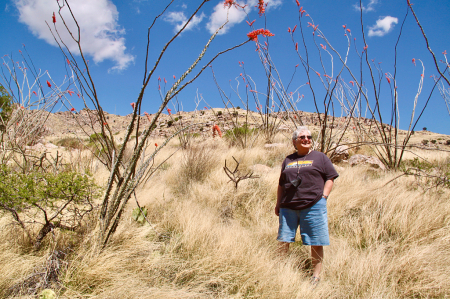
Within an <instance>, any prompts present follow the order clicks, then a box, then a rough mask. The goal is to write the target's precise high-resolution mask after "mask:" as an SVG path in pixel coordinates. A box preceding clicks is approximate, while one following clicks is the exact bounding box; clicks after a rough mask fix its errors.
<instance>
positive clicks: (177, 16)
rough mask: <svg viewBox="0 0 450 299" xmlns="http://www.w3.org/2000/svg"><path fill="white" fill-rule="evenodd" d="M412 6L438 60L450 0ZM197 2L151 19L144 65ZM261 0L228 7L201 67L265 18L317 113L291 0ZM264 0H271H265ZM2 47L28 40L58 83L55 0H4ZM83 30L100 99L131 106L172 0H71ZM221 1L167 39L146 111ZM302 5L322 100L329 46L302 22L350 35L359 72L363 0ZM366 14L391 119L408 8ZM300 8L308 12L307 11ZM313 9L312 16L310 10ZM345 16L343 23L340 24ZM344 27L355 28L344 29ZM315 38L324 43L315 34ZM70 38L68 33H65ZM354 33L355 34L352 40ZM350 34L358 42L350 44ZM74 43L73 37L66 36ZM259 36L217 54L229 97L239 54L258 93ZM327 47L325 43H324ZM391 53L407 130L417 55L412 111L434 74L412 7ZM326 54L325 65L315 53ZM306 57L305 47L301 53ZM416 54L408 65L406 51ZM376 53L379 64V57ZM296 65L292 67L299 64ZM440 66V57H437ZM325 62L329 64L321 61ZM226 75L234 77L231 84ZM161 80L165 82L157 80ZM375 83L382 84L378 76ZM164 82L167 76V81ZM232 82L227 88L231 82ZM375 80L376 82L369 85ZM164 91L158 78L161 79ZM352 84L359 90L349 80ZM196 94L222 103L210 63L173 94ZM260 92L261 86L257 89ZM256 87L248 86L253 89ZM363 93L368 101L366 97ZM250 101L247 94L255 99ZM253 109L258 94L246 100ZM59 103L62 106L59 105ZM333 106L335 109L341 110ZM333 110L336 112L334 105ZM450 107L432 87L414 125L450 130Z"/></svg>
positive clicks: (388, 5)
mask: <svg viewBox="0 0 450 299" xmlns="http://www.w3.org/2000/svg"><path fill="white" fill-rule="evenodd" d="M411 1H412V3H413V8H414V10H415V11H416V13H417V16H418V18H419V20H420V21H421V23H422V26H423V28H424V30H425V32H426V34H427V37H428V38H429V41H430V46H431V48H432V50H433V51H434V53H435V54H436V57H437V59H438V60H440V59H443V60H444V59H445V57H444V55H443V54H442V52H444V51H445V50H449V51H450V39H448V32H450V22H449V21H448V16H449V15H450V2H449V1H447V0H428V1H425V0H411ZM200 2H201V1H192V0H191V1H178V0H175V1H174V3H173V4H172V5H171V6H170V8H169V9H168V10H167V13H166V14H165V16H163V17H162V18H160V19H159V20H158V21H157V22H156V24H155V26H154V27H153V28H152V31H151V35H150V40H151V43H150V52H149V54H150V57H149V61H150V63H149V66H150V67H151V66H153V64H154V61H155V59H156V57H157V56H158V55H159V53H160V52H161V49H162V47H163V46H164V44H165V43H166V42H167V41H168V40H169V39H170V38H171V37H172V35H173V34H174V32H175V30H176V28H179V27H180V26H182V25H183V23H184V22H185V21H186V18H187V17H188V16H190V14H191V13H192V12H193V11H194V10H195V9H196V7H197V6H198V4H199V3H200ZM257 2H258V1H257V0H245V1H244V0H243V1H238V3H239V4H241V5H244V4H247V7H246V8H245V11H246V13H243V12H242V10H238V9H235V8H231V9H230V11H229V20H230V22H229V24H228V25H227V26H226V27H225V28H224V30H222V32H221V34H219V35H218V36H217V37H216V38H215V39H214V41H213V42H212V44H211V46H210V47H209V49H208V52H207V54H206V55H205V57H204V59H203V60H202V61H201V62H200V64H199V68H200V67H202V66H203V65H204V64H206V63H207V61H209V59H211V58H212V57H213V56H214V55H215V54H216V53H217V52H219V51H222V50H224V49H227V48H229V47H232V46H234V45H237V44H240V43H242V42H244V41H246V40H248V38H247V36H246V34H247V33H248V32H250V31H251V30H252V28H250V27H249V25H248V24H247V23H246V21H249V22H251V21H253V20H255V22H254V23H253V29H259V28H264V27H266V28H267V29H269V30H270V31H271V32H272V33H273V34H275V36H273V37H269V38H267V39H264V38H261V37H260V38H259V41H260V42H261V43H264V41H267V42H268V43H269V51H270V55H271V58H272V61H273V63H274V64H275V66H276V68H277V70H278V73H279V74H280V80H281V81H282V82H283V84H284V86H285V87H286V86H287V85H288V83H289V81H290V80H291V78H292V76H293V74H294V71H295V75H294V76H293V79H292V83H291V84H290V85H289V90H288V92H290V91H292V92H294V93H298V95H304V98H303V99H302V100H301V101H300V102H299V103H298V105H297V108H298V109H300V110H303V111H308V112H313V111H314V104H313V101H312V94H311V91H310V89H309V87H308V86H306V85H305V83H306V82H307V77H306V75H305V71H304V69H303V68H302V67H301V64H300V59H299V57H298V55H297V54H296V51H295V43H296V42H298V43H299V52H301V53H302V54H304V50H303V48H302V46H301V41H302V39H301V35H300V30H299V29H298V28H297V30H296V31H295V33H294V34H293V37H294V41H292V38H291V34H290V33H289V32H288V28H289V27H290V28H294V26H295V25H298V26H299V12H298V11H299V8H298V7H297V4H296V1H295V0H272V1H268V6H267V8H266V14H265V15H263V16H262V17H260V16H259V15H258V11H257V8H256V7H255V5H256V4H257ZM266 2H267V1H266ZM0 3H1V6H0V11H1V18H0V28H2V30H1V31H0V38H1V41H2V42H1V43H0V54H1V56H3V55H5V54H8V55H9V57H13V59H14V60H16V61H21V57H20V53H19V50H23V44H25V46H26V49H27V51H28V53H29V54H30V56H31V58H32V59H33V63H34V65H35V66H36V67H37V68H40V69H42V70H48V72H49V74H50V75H51V77H52V79H53V80H54V81H55V82H62V81H63V80H64V75H65V74H66V67H65V59H64V57H63V55H62V54H61V52H60V50H59V48H57V47H56V46H55V44H54V42H53V38H52V37H51V35H50V33H49V30H48V28H47V25H46V24H45V21H47V22H49V24H51V21H52V17H51V16H52V13H53V12H57V8H58V7H57V4H56V0H0ZM69 3H70V5H71V7H72V9H73V11H74V13H75V14H76V17H77V20H78V22H79V24H80V25H81V27H82V28H83V30H84V31H83V32H82V47H83V49H84V52H85V54H86V56H87V59H89V60H90V68H91V72H92V75H93V79H94V82H95V84H96V88H97V91H98V94H99V99H100V102H101V104H102V106H103V108H104V109H105V110H106V111H108V112H110V113H115V114H120V115H126V114H129V113H130V112H131V107H130V105H129V104H130V103H131V102H134V101H135V100H136V98H137V96H138V94H139V91H140V88H141V86H142V78H143V72H144V62H145V49H146V42H147V29H148V27H149V26H150V25H151V23H152V21H153V19H154V17H155V16H156V15H157V14H159V13H160V12H161V11H162V10H163V8H164V7H165V6H166V5H167V4H168V1H155V0H133V1H131V0H130V1H117V0H114V1H111V0H109V1H108V0H96V1H92V0H72V1H70V2H69ZM223 3H224V1H215V0H212V1H209V2H208V3H206V4H205V5H204V6H203V7H202V9H201V10H200V11H199V13H198V14H197V16H196V17H195V18H194V19H193V23H192V25H191V26H190V27H189V28H188V30H186V31H185V32H183V33H182V34H181V36H179V37H178V39H177V40H176V41H175V42H174V43H173V44H172V45H171V46H170V47H169V48H168V50H167V53H166V54H165V55H164V57H163V59H162V61H161V64H160V65H159V67H158V68H157V70H156V72H155V76H154V78H153V79H152V80H151V81H150V85H149V88H148V89H147V91H146V93H145V97H144V102H143V106H142V108H143V111H147V112H149V113H154V112H156V110H157V109H158V107H159V104H160V102H161V99H160V95H159V91H158V80H157V79H158V77H160V78H161V79H163V78H166V80H167V82H168V84H170V83H172V82H174V79H173V76H175V78H177V79H178V78H179V77H180V76H181V74H182V73H183V72H184V71H185V70H186V69H187V68H188V67H189V66H190V65H191V63H192V62H193V61H194V60H195V59H196V58H197V56H198V54H199V53H200V51H201V50H202V49H203V47H204V45H205V44H206V42H207V41H208V39H209V37H210V36H211V33H212V32H213V31H214V30H215V29H216V28H217V27H218V26H219V25H218V24H222V22H223V20H225V17H226V11H227V10H226V9H224V5H223ZM300 5H301V6H302V7H303V9H305V10H306V12H305V13H304V16H303V17H302V18H301V19H302V26H303V32H304V34H305V39H306V43H307V45H308V49H309V54H310V59H311V66H312V67H313V68H314V70H315V71H318V73H320V74H321V76H320V77H318V76H317V75H315V72H313V74H314V75H311V86H313V88H314V92H315V94H316V97H317V99H318V101H319V102H321V101H323V98H324V96H325V89H324V87H323V86H322V84H321V81H319V78H321V79H322V80H326V78H324V77H323V76H324V73H325V72H326V74H328V75H330V76H331V75H332V73H331V60H330V55H328V53H327V52H326V51H325V50H324V49H320V47H319V49H317V48H315V47H316V46H315V45H314V43H313V35H312V33H313V29H312V28H311V27H307V22H312V20H313V21H314V24H315V25H319V26H318V29H319V31H317V33H318V34H317V35H320V33H321V34H322V35H324V36H326V38H327V39H328V41H329V42H330V44H331V45H332V46H333V47H334V48H335V49H336V50H337V51H338V52H339V53H341V55H343V54H345V51H346V48H347V38H349V39H350V40H351V41H352V45H351V49H350V54H349V60H348V66H349V67H350V69H351V70H352V71H353V72H354V73H355V74H356V75H357V76H358V74H359V60H358V56H357V54H356V52H355V45H356V49H357V50H356V51H358V52H359V54H361V53H362V51H363V47H364V43H363V42H362V34H361V24H360V8H359V2H357V1H356V0H335V1H330V0H327V1H321V0H316V1H312V0H304V1H300ZM362 6H363V23H364V32H365V35H366V44H367V46H368V48H367V56H368V58H369V61H370V60H372V59H374V64H375V65H378V66H381V67H382V78H381V85H380V87H381V94H380V99H381V106H382V112H383V116H384V117H385V118H384V119H385V120H388V119H389V110H390V107H391V92H392V89H391V88H393V86H394V84H393V83H391V84H389V83H388V82H387V80H386V78H385V75H384V73H388V74H392V75H393V74H394V71H395V69H394V46H395V43H396V41H397V38H398V35H399V33H400V28H401V25H402V22H403V19H404V17H405V14H406V12H407V4H406V0H405V1H387V0H366V1H362ZM306 14H308V15H309V16H308V17H307V16H306ZM310 18H312V20H311V19H310ZM61 24H62V22H61V20H60V18H59V16H58V15H57V22H56V25H57V26H58V28H59V29H60V32H62V29H61V27H59V26H61ZM343 25H346V28H343ZM346 29H350V30H351V36H350V34H349V35H347V36H345V35H344V34H345V33H347V31H346ZM314 37H315V38H316V42H317V45H319V44H324V45H326V43H325V42H324V41H323V39H321V38H320V37H318V36H314ZM63 38H64V39H65V40H68V37H67V36H63ZM353 38H356V41H355V42H354V41H353ZM353 42H354V44H353ZM69 47H70V43H69ZM255 49H256V47H255V43H254V42H249V43H246V44H245V45H244V46H242V47H240V48H238V49H236V50H234V51H231V52H228V53H226V54H224V55H222V56H220V57H219V58H218V59H216V60H215V61H214V62H213V64H212V65H213V69H214V72H215V75H216V77H217V80H218V82H219V84H220V86H221V87H222V89H223V90H224V91H225V93H226V94H227V95H229V96H230V98H231V100H232V102H233V103H234V105H235V106H241V107H242V106H243V105H242V103H241V102H240V100H239V98H238V96H237V95H236V94H235V93H234V91H233V89H236V87H237V84H238V82H239V89H238V90H239V94H240V96H241V97H245V96H246V91H245V85H244V84H245V83H244V82H243V80H242V78H241V77H240V76H239V75H240V74H241V73H243V72H244V69H243V68H242V67H241V66H242V65H240V64H239V62H244V66H245V73H247V74H248V75H250V76H251V78H252V79H253V81H254V84H255V85H256V86H254V85H252V86H253V89H256V90H258V91H259V92H261V93H263V92H264V90H265V88H266V84H267V79H266V76H265V73H264V68H263V65H262V63H261V61H260V60H259V57H258V54H257V53H258V52H257V51H255ZM326 49H327V50H328V51H329V50H330V47H329V46H327V48H326ZM397 52H398V56H397V76H396V78H397V82H396V85H397V92H398V98H399V106H400V127H401V128H402V129H407V127H408V124H409V120H410V117H411V114H410V113H411V110H412V107H413V103H414V98H415V95H416V93H417V90H418V87H419V83H420V80H421V74H422V66H421V63H420V60H421V61H422V62H423V64H424V67H425V71H424V77H423V78H424V79H423V89H422V92H421V94H420V96H419V97H418V101H417V107H418V108H417V110H416V111H417V112H416V116H417V115H418V113H419V112H420V111H419V109H421V108H422V107H423V105H424V103H425V101H426V100H427V98H428V96H429V94H430V91H431V88H432V86H433V79H432V78H430V76H431V75H435V74H437V71H436V68H435V66H434V63H433V61H432V57H431V55H430V53H429V52H428V51H427V49H426V45H425V41H424V39H423V37H422V36H421V35H420V30H419V27H418V26H417V24H416V23H415V20H414V18H413V16H412V14H411V13H409V14H408V16H407V18H406V20H405V24H404V27H403V31H402V36H401V39H400V42H399V44H398V49H397ZM319 53H320V54H321V55H322V58H323V62H324V66H323V67H322V65H321V63H320V60H319V56H318V55H319ZM333 55H334V73H336V71H337V70H338V69H339V68H340V67H341V65H340V64H339V62H338V58H337V56H336V55H335V54H333ZM303 57H304V55H303ZM413 58H414V59H416V66H414V64H413V62H412V59H413ZM379 62H381V64H379ZM297 64H300V66H299V67H298V68H297V69H296V65H297ZM440 66H441V67H442V64H440ZM324 69H325V70H324ZM363 74H364V80H363V81H364V82H363V83H364V84H366V86H367V88H368V89H369V98H370V97H373V93H370V88H371V85H370V78H369V77H368V76H367V74H368V73H367V67H365V70H364V71H363ZM341 78H342V79H343V80H344V81H345V82H346V83H347V84H348V85H349V86H350V83H349V82H350V81H352V78H351V76H350V75H349V73H348V72H345V71H344V72H343V73H342V75H341ZM230 84H231V86H230ZM163 85H164V84H163ZM377 86H378V85H377ZM167 88H169V85H168V87H167ZM232 88H233V89H232ZM372 89H373V87H372ZM162 90H164V86H162ZM355 90H356V89H355ZM200 95H201V97H202V99H203V100H204V101H203V102H201V103H200V104H199V107H198V108H200V109H203V107H204V106H211V107H215V108H223V107H224V104H223V103H222V100H221V98H220V95H219V92H218V90H217V88H216V86H215V83H214V80H213V77H212V74H211V69H210V68H208V69H207V70H206V71H205V72H204V73H203V74H202V75H201V76H200V77H199V78H198V80H197V81H195V82H194V83H193V84H191V85H190V86H189V87H188V88H186V89H185V90H184V91H183V92H182V93H180V94H179V96H178V98H177V99H178V101H179V102H180V103H181V104H182V107H183V110H184V111H191V110H193V109H195V107H196V99H198V97H199V96H200ZM260 95H261V94H260ZM251 96H253V95H251ZM71 100H72V104H73V106H74V107H75V108H76V109H77V110H78V109H81V108H83V103H82V102H81V100H79V99H78V98H76V97H73V98H71ZM369 100H373V98H370V99H369ZM252 101H253V98H252ZM169 107H170V108H172V110H176V109H177V107H174V104H173V103H171V104H169ZM250 108H251V109H255V108H256V106H255V104H254V101H253V102H252V104H251V105H250ZM61 109H62V110H65V109H66V108H61ZM337 110H339V109H337ZM336 113H337V114H338V115H339V113H340V111H336ZM449 125H450V116H449V112H448V110H447V107H446V105H445V101H444V99H443V98H442V97H441V96H440V94H439V91H438V90H437V89H436V91H435V92H434V93H433V95H432V96H431V99H430V102H429V104H428V107H427V109H426V110H425V112H424V114H423V116H422V118H421V120H420V121H419V123H418V125H417V127H416V130H419V129H422V127H427V128H428V130H430V131H433V132H439V133H443V134H450V126H449Z"/></svg>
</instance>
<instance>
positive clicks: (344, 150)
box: [331, 145, 349, 163]
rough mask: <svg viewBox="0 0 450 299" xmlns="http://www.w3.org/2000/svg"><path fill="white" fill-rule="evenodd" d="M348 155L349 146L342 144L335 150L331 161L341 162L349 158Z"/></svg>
mask: <svg viewBox="0 0 450 299" xmlns="http://www.w3.org/2000/svg"><path fill="white" fill-rule="evenodd" d="M348 157H349V154H348V146H346V145H340V146H338V147H336V149H335V150H334V153H333V156H332V157H331V162H333V163H339V162H342V160H347V159H348Z"/></svg>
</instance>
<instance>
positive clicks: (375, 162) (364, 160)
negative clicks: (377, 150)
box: [348, 154, 386, 170]
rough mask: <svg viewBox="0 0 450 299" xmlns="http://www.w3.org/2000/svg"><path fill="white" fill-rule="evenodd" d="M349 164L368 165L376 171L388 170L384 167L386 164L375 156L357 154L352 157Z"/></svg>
mask: <svg viewBox="0 0 450 299" xmlns="http://www.w3.org/2000/svg"><path fill="white" fill-rule="evenodd" d="M348 163H349V164H350V165H351V166H355V165H361V164H363V165H364V164H366V165H369V166H370V167H373V168H376V169H381V170H386V166H384V164H383V163H382V162H381V161H380V159H378V158H377V157H373V156H365V155H360V154H356V155H353V156H351V157H350V159H349V160H348Z"/></svg>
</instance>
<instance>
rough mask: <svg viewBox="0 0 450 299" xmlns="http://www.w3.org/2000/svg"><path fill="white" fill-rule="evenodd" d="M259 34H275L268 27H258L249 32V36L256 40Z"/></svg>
mask: <svg viewBox="0 0 450 299" xmlns="http://www.w3.org/2000/svg"><path fill="white" fill-rule="evenodd" d="M258 35H263V36H274V34H273V33H271V32H270V31H269V30H267V29H258V30H253V31H252V32H249V33H247V36H248V38H249V39H251V40H252V41H255V42H257V41H258Z"/></svg>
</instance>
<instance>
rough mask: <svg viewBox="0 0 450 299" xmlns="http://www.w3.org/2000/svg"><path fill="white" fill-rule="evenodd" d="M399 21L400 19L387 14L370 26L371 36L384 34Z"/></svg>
mask: <svg viewBox="0 0 450 299" xmlns="http://www.w3.org/2000/svg"><path fill="white" fill-rule="evenodd" d="M397 23H398V19H397V18H394V17H391V16H387V17H384V18H382V19H378V20H377V23H376V24H375V25H373V26H371V27H369V36H384V35H386V34H387V33H389V31H391V30H392V28H394V24H397Z"/></svg>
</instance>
